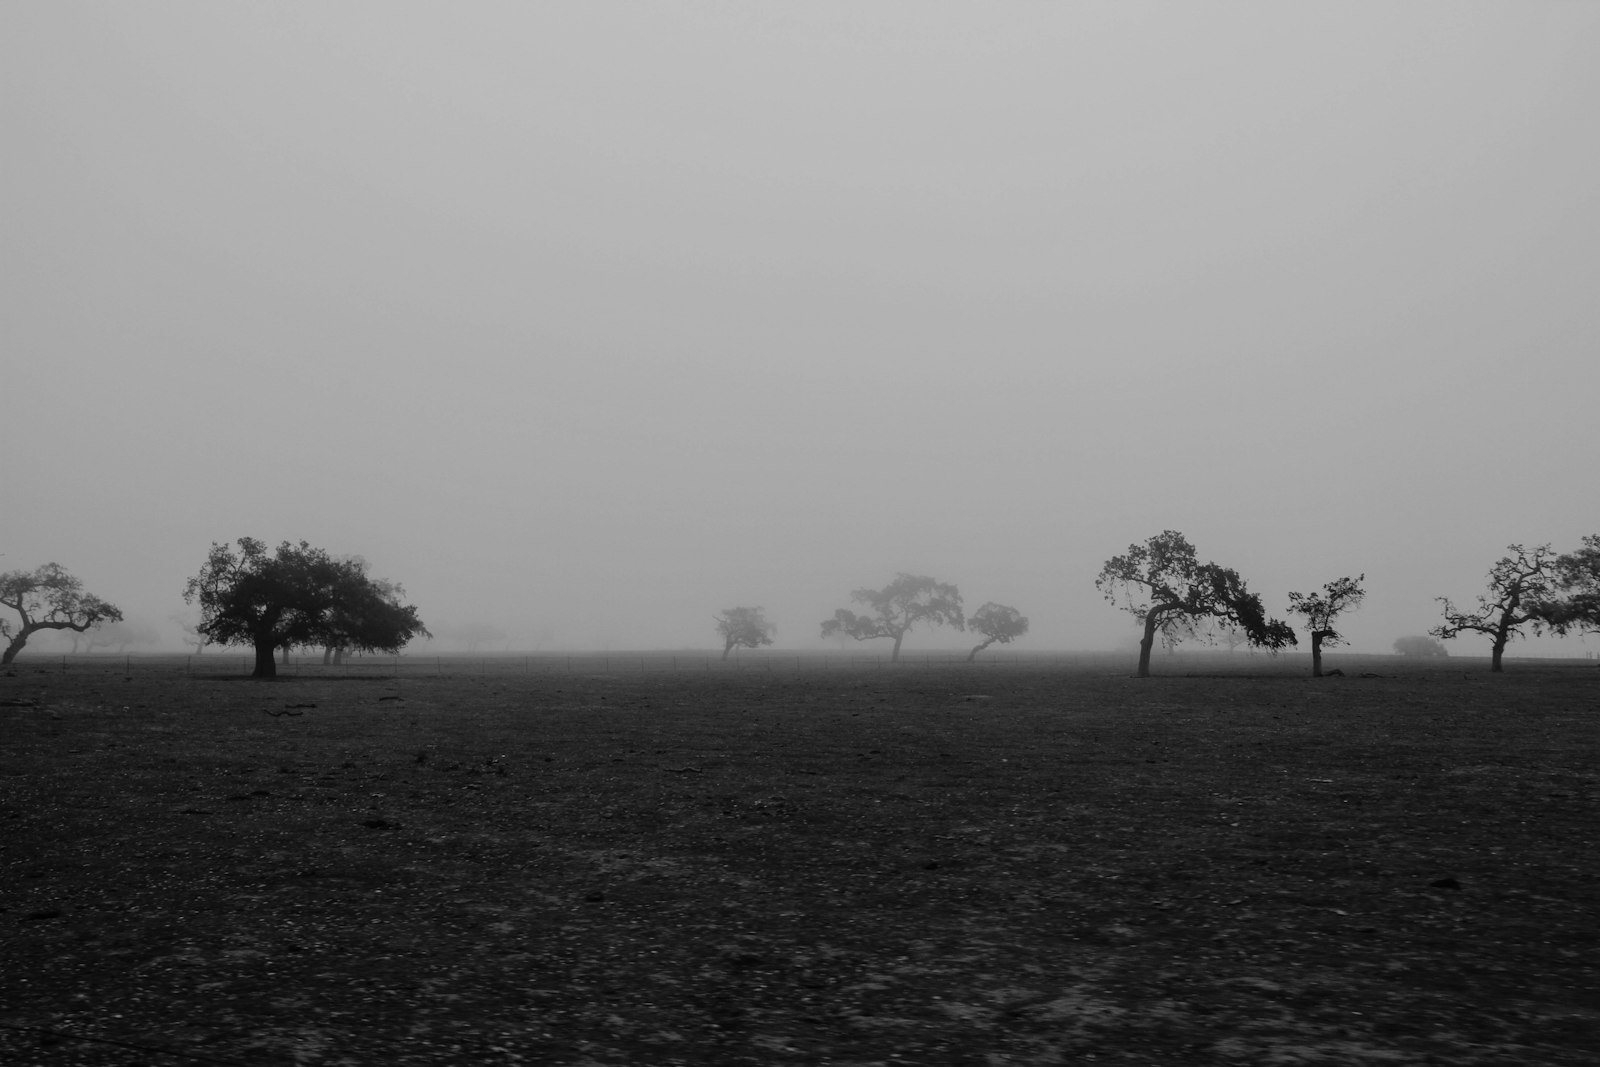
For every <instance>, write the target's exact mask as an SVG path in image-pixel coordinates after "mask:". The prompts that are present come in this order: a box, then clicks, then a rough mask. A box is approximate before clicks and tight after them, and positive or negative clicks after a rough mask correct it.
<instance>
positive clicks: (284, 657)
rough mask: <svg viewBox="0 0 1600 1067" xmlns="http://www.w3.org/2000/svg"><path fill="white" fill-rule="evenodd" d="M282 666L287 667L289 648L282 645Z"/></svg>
mask: <svg viewBox="0 0 1600 1067" xmlns="http://www.w3.org/2000/svg"><path fill="white" fill-rule="evenodd" d="M283 665H284V666H285V667H287V666H288V665H289V646H288V645H284V646H283Z"/></svg>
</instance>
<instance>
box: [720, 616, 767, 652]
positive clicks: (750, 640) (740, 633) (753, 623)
mask: <svg viewBox="0 0 1600 1067" xmlns="http://www.w3.org/2000/svg"><path fill="white" fill-rule="evenodd" d="M775 629H776V628H775V627H774V626H773V625H772V623H770V622H768V621H767V616H766V614H765V613H764V612H763V610H762V609H761V608H728V609H726V610H725V611H723V613H722V614H721V615H718V616H717V633H718V634H720V635H721V637H722V658H723V659H727V658H728V654H729V653H730V652H732V651H733V650H734V649H736V648H760V647H761V646H762V645H770V644H772V635H773V633H774V632H775Z"/></svg>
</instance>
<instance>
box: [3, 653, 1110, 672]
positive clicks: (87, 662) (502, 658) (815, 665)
mask: <svg viewBox="0 0 1600 1067" xmlns="http://www.w3.org/2000/svg"><path fill="white" fill-rule="evenodd" d="M1132 665H1133V659H1132V657H1130V656H1126V655H1121V654H1117V653H1110V652H1082V653H1066V652H1011V651H1000V652H995V651H992V650H991V651H985V652H983V653H981V654H980V655H978V656H977V657H976V658H975V659H971V660H969V659H968V654H967V653H966V652H962V651H957V650H934V651H917V652H909V651H905V650H902V651H901V653H900V658H899V660H894V659H892V658H891V657H890V655H889V654H888V653H887V652H885V653H881V654H879V653H872V652H860V651H845V652H799V653H794V652H790V653H784V652H776V651H771V650H765V649H763V650H757V651H740V652H735V653H734V654H732V655H729V656H728V657H727V658H726V659H724V658H723V657H722V655H721V653H719V652H718V653H708V652H697V651H693V650H680V651H667V652H660V651H640V652H633V651H628V652H529V653H488V654H477V655H474V654H471V653H455V654H440V655H425V654H416V653H402V654H400V655H357V656H350V655H346V656H345V657H344V658H343V660H342V661H341V662H338V663H330V662H324V657H323V655H322V653H321V652H316V653H307V654H304V655H299V654H295V653H292V652H291V653H290V654H289V655H288V656H287V657H284V656H282V655H281V654H280V655H279V656H278V657H277V658H276V659H275V666H276V669H277V675H278V677H321V678H330V677H333V678H337V677H350V678H358V677H386V676H391V677H401V676H410V677H426V676H429V675H434V676H456V675H490V674H497V675H508V674H528V675H532V674H563V673H566V674H618V673H639V672H651V671H655V672H668V673H672V672H685V671H697V672H701V673H712V674H717V673H742V672H750V671H764V672H769V673H778V672H805V671H831V670H842V671H876V670H919V669H944V668H956V667H971V668H988V669H1004V668H1008V667H1013V668H1014V667H1045V666H1057V667H1068V668H1073V669H1077V670H1107V671H1110V670H1121V669H1131V668H1132ZM16 668H21V669H24V670H27V671H28V672H30V673H37V672H56V673H98V674H116V673H123V674H132V673H134V672H135V671H138V672H141V673H145V672H150V671H160V672H167V673H181V674H188V675H205V676H212V677H215V676H237V675H249V674H250V673H252V671H253V670H254V669H255V655H254V653H253V652H250V651H243V652H240V651H236V650H232V649H217V650H209V651H206V652H204V653H201V654H199V655H172V654H161V653H145V654H138V653H130V654H122V655H117V654H107V653H56V654H47V655H38V656H25V657H19V658H18V660H17V661H16V662H15V663H14V664H13V669H16Z"/></svg>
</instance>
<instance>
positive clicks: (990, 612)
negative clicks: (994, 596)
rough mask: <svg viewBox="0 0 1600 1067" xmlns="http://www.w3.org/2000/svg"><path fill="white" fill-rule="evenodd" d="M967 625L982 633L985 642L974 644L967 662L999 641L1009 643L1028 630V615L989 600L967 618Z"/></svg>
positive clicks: (1003, 643)
mask: <svg viewBox="0 0 1600 1067" xmlns="http://www.w3.org/2000/svg"><path fill="white" fill-rule="evenodd" d="M967 627H968V628H969V629H971V630H975V631H977V632H978V633H980V634H982V635H983V637H984V640H983V643H982V644H980V645H975V646H973V649H972V651H971V652H969V653H967V662H968V663H971V662H972V661H973V660H975V659H977V658H978V653H979V652H982V651H983V650H984V649H986V648H988V647H989V646H990V645H992V644H995V643H996V642H998V643H999V644H1002V645H1008V644H1010V643H1011V642H1012V641H1015V640H1016V639H1017V638H1019V637H1021V636H1022V635H1023V634H1025V633H1027V632H1028V617H1027V616H1026V615H1024V614H1022V613H1021V612H1020V611H1018V610H1017V609H1016V608H1013V607H1008V606H1007V605H1005V604H996V603H995V602H994V601H992V600H991V601H989V602H988V603H987V604H985V605H984V606H983V607H981V608H979V609H978V610H977V611H974V612H973V613H972V617H971V618H969V619H968V620H967Z"/></svg>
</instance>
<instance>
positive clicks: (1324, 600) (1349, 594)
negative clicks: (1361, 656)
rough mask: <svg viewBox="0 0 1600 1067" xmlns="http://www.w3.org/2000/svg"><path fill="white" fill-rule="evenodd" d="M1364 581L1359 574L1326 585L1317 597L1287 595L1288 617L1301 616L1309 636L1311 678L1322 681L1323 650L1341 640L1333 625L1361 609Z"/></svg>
mask: <svg viewBox="0 0 1600 1067" xmlns="http://www.w3.org/2000/svg"><path fill="white" fill-rule="evenodd" d="M1366 580H1367V576H1366V575H1365V574H1358V575H1356V576H1355V577H1354V578H1349V577H1346V578H1340V579H1338V580H1337V581H1332V582H1329V583H1328V584H1327V585H1324V586H1323V587H1322V592H1320V593H1290V594H1289V612H1290V614H1293V615H1304V616H1305V618H1306V629H1307V630H1308V631H1309V632H1310V634H1311V677H1313V678H1321V677H1322V646H1323V645H1324V644H1327V645H1329V646H1332V645H1337V644H1339V643H1340V642H1341V641H1343V640H1344V638H1342V637H1340V636H1339V632H1338V631H1337V630H1335V629H1334V628H1333V621H1334V620H1335V619H1337V618H1338V617H1339V616H1340V615H1342V614H1344V613H1345V612H1347V611H1354V610H1355V609H1356V608H1358V607H1360V606H1361V602H1362V601H1363V600H1365V599H1366V597H1367V591H1366V590H1365V589H1363V588H1361V583H1362V582H1364V581H1366Z"/></svg>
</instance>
